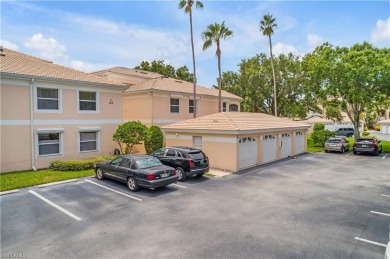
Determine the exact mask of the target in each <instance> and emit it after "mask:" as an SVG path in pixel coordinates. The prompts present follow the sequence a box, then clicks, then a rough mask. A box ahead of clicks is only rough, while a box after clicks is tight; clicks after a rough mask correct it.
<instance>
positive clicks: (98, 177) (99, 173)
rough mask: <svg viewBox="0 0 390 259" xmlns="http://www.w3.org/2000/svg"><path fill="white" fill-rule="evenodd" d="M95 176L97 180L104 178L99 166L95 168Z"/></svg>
mask: <svg viewBox="0 0 390 259" xmlns="http://www.w3.org/2000/svg"><path fill="white" fill-rule="evenodd" d="M96 178H97V179H98V180H103V179H104V178H105V177H104V173H103V170H102V169H101V168H98V169H96Z"/></svg>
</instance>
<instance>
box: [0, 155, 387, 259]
mask: <svg viewBox="0 0 390 259" xmlns="http://www.w3.org/2000/svg"><path fill="white" fill-rule="evenodd" d="M389 187H390V154H387V155H386V154H381V155H380V156H379V157H375V156H369V155H367V156H366V155H359V156H354V155H352V154H351V152H347V153H345V154H338V153H327V154H325V153H318V154H309V155H303V156H300V157H298V158H296V159H289V160H285V161H281V162H278V163H274V164H270V165H266V166H262V167H259V168H255V169H251V170H247V171H244V172H241V173H239V174H233V175H229V176H225V177H222V178H208V177H202V178H193V179H189V180H188V181H186V182H180V183H178V184H177V185H170V186H168V187H166V188H161V189H156V190H148V189H141V190H140V191H139V192H136V193H132V192H130V191H128V190H127V188H126V185H125V184H121V183H117V182H114V181H111V180H105V181H98V180H97V179H94V178H82V179H79V180H78V181H76V182H72V183H66V184H62V185H56V186H51V187H46V188H38V187H32V188H25V189H22V190H21V191H20V192H18V193H14V194H9V195H4V196H1V197H0V202H1V256H2V257H11V256H14V257H15V255H18V256H19V257H27V258H75V257H77V258H81V257H83V258H156V257H157V258H380V259H382V258H383V255H384V253H385V247H384V245H385V244H387V242H388V241H389V222H390V221H389V220H390V188H389Z"/></svg>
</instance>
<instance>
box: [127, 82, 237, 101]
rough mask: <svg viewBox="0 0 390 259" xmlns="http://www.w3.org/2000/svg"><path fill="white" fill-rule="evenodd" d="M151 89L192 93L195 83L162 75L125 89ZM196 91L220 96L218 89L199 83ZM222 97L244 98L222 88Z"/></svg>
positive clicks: (136, 90) (131, 91) (138, 90)
mask: <svg viewBox="0 0 390 259" xmlns="http://www.w3.org/2000/svg"><path fill="white" fill-rule="evenodd" d="M150 90H160V91H167V92H172V93H179V94H180V93H187V94H192V93H193V91H194V84H193V83H190V82H187V81H183V80H178V79H174V78H169V77H160V78H156V79H151V80H148V81H145V82H143V83H140V84H137V85H133V86H130V87H129V88H128V89H127V90H126V91H125V93H133V92H140V91H150ZM196 93H197V94H199V95H209V96H218V90H217V89H210V88H206V87H203V86H199V85H198V86H197V87H196ZM222 97H225V98H233V99H238V100H242V98H241V97H239V96H237V95H234V94H231V93H229V92H226V91H223V90H222Z"/></svg>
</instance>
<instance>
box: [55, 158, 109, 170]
mask: <svg viewBox="0 0 390 259" xmlns="http://www.w3.org/2000/svg"><path fill="white" fill-rule="evenodd" d="M114 158H115V156H100V157H97V158H94V159H89V160H53V161H51V162H50V166H49V168H50V169H52V170H56V171H82V170H88V169H92V168H93V166H94V164H95V163H98V162H103V161H107V160H112V159H114Z"/></svg>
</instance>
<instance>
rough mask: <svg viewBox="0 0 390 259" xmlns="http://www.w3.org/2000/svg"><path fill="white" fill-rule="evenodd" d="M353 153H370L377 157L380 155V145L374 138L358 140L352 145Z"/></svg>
mask: <svg viewBox="0 0 390 259" xmlns="http://www.w3.org/2000/svg"><path fill="white" fill-rule="evenodd" d="M353 153H354V154H355V155H357V154H359V153H371V154H374V155H376V156H377V155H379V153H382V143H381V141H380V140H377V139H376V138H358V139H357V140H356V141H355V144H354V145H353Z"/></svg>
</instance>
